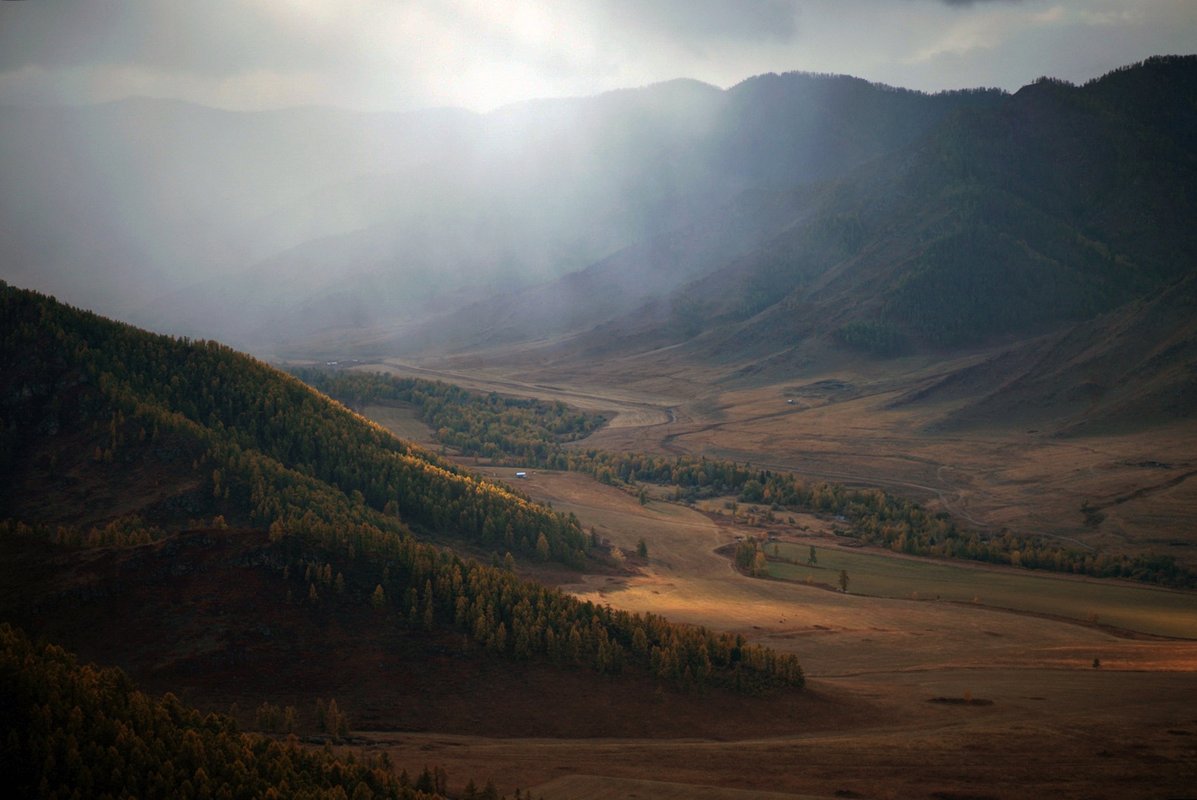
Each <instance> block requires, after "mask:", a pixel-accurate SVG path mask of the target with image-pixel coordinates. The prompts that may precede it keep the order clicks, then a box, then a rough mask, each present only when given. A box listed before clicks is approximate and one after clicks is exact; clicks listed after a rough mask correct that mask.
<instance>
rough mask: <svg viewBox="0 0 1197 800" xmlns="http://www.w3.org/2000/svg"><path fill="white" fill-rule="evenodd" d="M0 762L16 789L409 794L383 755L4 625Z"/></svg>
mask: <svg viewBox="0 0 1197 800" xmlns="http://www.w3.org/2000/svg"><path fill="white" fill-rule="evenodd" d="M0 708H2V709H3V714H0V769H2V770H3V773H4V783H5V785H6V786H8V787H9V789H8V791H9V792H10V793H11V794H12V795H13V796H16V797H42V798H56V797H61V798H71V797H111V798H133V797H138V798H155V797H162V798H167V797H170V798H250V797H277V798H283V797H294V798H311V799H312V800H316V799H317V798H355V800H362V799H363V798H397V799H398V798H402V799H403V800H422V798H429V799H430V800H431V798H434V797H440V796H441V795H438V794H432V793H428V792H424V791H419V790H417V789H415V788H414V787H412V786H409V785H404V784H403V783H402V782H401V781H400V779H399V778H398V777H397V776H396V775H395V773H394V771H393V770H392V769H391V767H390V764H389V763H388V761H387V760H386V759H385V757H382V758H377V759H376V758H370V759H358V758H355V757H354V756H353V755H352V754H349V755H337V754H334V753H333V752H331V751H327V750H326V751H320V750H313V749H310V748H301V747H299V746H298V744H297V743H296V742H295V741H294V740H291V741H285V742H280V741H276V740H274V739H270V738H267V737H264V736H257V735H250V734H244V733H240V732H238V730H237V725H236V723H235V722H234V721H233V720H232V719H231V718H229V717H225V716H222V715H219V714H208V715H206V716H205V715H202V714H200V712H198V711H196V710H195V709H193V708H189V707H187V706H185V705H184V704H183V703H181V702H180V701H179V699H178V698H177V697H175V696H174V695H171V694H167V695H166V696H164V697H162V698H159V699H155V698H152V697H149V696H147V695H145V694H143V693H142V692H140V691H137V690H136V689H135V688H134V687H133V685H132V683H131V682H130V680H129V679H128V677H126V676H125V675H124V673H122V672H121V671H120V670H116V669H98V668H96V667H92V666H81V665H79V664H78V663H77V662H76V660H75V658H74V657H73V656H71V655H70V654H68V653H67V652H65V651H64V650H62V649H61V648H59V647H56V646H54V645H48V644H42V645H36V644H33V643H32V642H30V640H29V639H28V637H26V636H25V635H24V634H23V633H22V632H20V631H18V630H16V629H14V628H12V627H11V626H9V625H8V624H3V625H0Z"/></svg>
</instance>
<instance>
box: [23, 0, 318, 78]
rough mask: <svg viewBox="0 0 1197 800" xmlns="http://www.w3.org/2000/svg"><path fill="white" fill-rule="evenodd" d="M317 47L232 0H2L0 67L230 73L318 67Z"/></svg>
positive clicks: (257, 8) (259, 11) (253, 6)
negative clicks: (102, 67) (131, 66)
mask: <svg viewBox="0 0 1197 800" xmlns="http://www.w3.org/2000/svg"><path fill="white" fill-rule="evenodd" d="M322 51H323V47H322V43H319V42H315V41H310V40H305V39H304V38H303V37H299V36H292V35H288V32H284V31H279V30H278V20H277V18H273V17H271V16H270V15H269V14H267V13H266V12H265V11H264V10H263V8H262V7H260V6H258V5H256V4H252V3H241V2H235V0H205V2H202V3H192V2H158V1H156V0H126V1H125V2H114V3H100V2H88V1H87V0H65V1H64V2H50V3H43V2H32V1H31V2H4V3H0V70H11V69H20V68H21V67H26V66H35V67H43V68H46V69H55V68H63V67H79V66H95V65H129V64H137V65H142V66H146V67H150V68H156V69H165V70H177V71H184V72H193V73H197V74H212V75H228V74H232V73H235V72H238V71H241V70H245V69H253V68H257V67H265V66H273V67H282V68H286V67H299V66H307V67H311V66H320V65H321V63H322V62H327V60H328V55H327V54H325V53H323V52H322Z"/></svg>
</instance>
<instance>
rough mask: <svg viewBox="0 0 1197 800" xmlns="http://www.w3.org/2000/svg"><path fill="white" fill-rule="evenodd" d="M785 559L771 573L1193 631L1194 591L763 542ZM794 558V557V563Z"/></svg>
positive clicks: (900, 594)
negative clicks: (811, 561) (812, 560)
mask: <svg viewBox="0 0 1197 800" xmlns="http://www.w3.org/2000/svg"><path fill="white" fill-rule="evenodd" d="M775 551H776V552H777V553H778V554H779V555H780V557H781V558H782V559H785V560H784V561H778V560H771V561H770V562H769V575H770V576H771V577H774V578H779V579H782V580H787V581H796V582H800V583H821V584H827V585H831V586H838V582H839V574H840V571H841V570H844V571H846V572H847V573H848V577H849V585H848V591H849V592H850V593H853V594H862V595H870V596H874V597H893V598H907V599H911V600H922V601H928V602H934V601H943V602H956V603H971V604H975V605H983V606H987V607H990V608H1002V609H1011V610H1014V611H1025V612H1030V613H1034V614H1045V615H1050V616H1053V617H1064V618H1068V619H1074V620H1078V621H1083V622H1090V623H1094V622H1095V623H1097V624H1100V625H1108V626H1110V627H1113V628H1119V629H1123V630H1127V631H1135V632H1139V633H1149V634H1155V635H1159V636H1172V637H1178V638H1185V639H1197V597H1195V596H1194V595H1193V594H1192V593H1188V592H1176V591H1169V590H1167V589H1159V588H1155V587H1148V586H1134V585H1131V584H1125V583H1120V582H1111V581H1098V580H1091V579H1083V578H1074V577H1070V576H1063V575H1053V574H1050V573H1045V572H1028V571H1018V570H1013V569H987V568H984V567H976V566H972V565H966V564H955V563H946V562H935V561H930V560H927V559H913V558H898V557H893V556H886V555H878V554H875V553H871V552H870V553H863V552H856V551H853V550H845V549H843V548H839V547H821V546H816V558H817V564H815V565H813V566H811V565H808V564H807V563H806V562H807V560H808V557H809V552H810V546H809V545H808V544H794V543H790V542H778V543H773V544H768V545H765V553H766V554H767V555H768V556H773V555H774V553H775ZM792 562H797V563H792Z"/></svg>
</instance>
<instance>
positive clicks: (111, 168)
mask: <svg viewBox="0 0 1197 800" xmlns="http://www.w3.org/2000/svg"><path fill="white" fill-rule="evenodd" d="M997 97H1000V93H998V92H975V93H952V94H944V95H934V96H932V95H925V94H921V93H918V92H911V91H905V90H896V89H892V88H889V87H883V86H878V85H874V84H870V83H868V82H866V81H862V80H859V79H855V78H848V77H844V76H815V75H806V74H790V75H782V76H777V75H770V76H761V77H759V78H753V79H749V80H747V81H744V82H743V83H741V84H739V85H738V86H735V87H733V88H732V89H729V90H726V91H724V90H720V89H717V88H715V87H711V86H708V85H705V84H701V83H698V82H696V81H672V82H669V83H666V84H660V85H656V86H650V87H646V88H642V89H630V90H622V91H617V92H610V93H607V94H604V95H599V96H597V97H592V98H579V99H573V100H552V101H536V102H532V103H526V104H520V105H518V106H513V107H508V108H504V109H500V110H498V111H495V112H493V113H491V114H488V115H476V114H471V113H468V112H454V111H449V110H436V111H427V112H414V113H410V114H361V113H351V112H340V111H333V110H322V109H298V110H294V111H282V112H262V113H234V112H223V111H215V110H211V109H204V108H200V107H196V106H190V105H187V104H182V103H173V102H164V101H125V102H121V103H114V104H108V105H106V106H98V107H91V108H79V109H23V108H14V109H9V110H6V113H5V115H4V119H3V120H2V121H0V183H3V185H5V186H6V191H5V196H4V200H3V202H2V203H0V257H2V258H3V261H2V263H3V265H4V272H3V277H5V278H8V279H10V280H13V281H14V282H17V283H20V284H24V285H35V286H39V287H40V288H43V289H46V290H48V291H53V292H55V293H56V294H60V295H62V296H65V297H66V298H67V299H69V300H72V301H74V302H78V303H80V304H85V305H87V306H89V307H96V308H99V310H101V311H108V312H109V313H120V314H121V315H123V316H125V317H129V318H132V319H134V320H135V321H137V322H140V323H142V324H151V325H153V326H154V327H156V328H159V329H163V330H169V331H172V332H185V333H190V334H195V335H203V336H209V335H219V336H220V337H221V338H222V339H225V340H228V341H232V342H234V343H258V344H262V343H271V344H277V343H280V342H290V341H294V340H295V339H296V338H298V337H304V336H311V335H312V334H313V333H316V332H320V331H323V330H324V329H348V330H354V329H358V330H360V329H364V328H369V327H372V326H375V325H378V324H389V323H393V322H396V321H401V320H404V319H410V318H411V317H413V316H417V317H418V316H420V315H422V314H424V313H425V312H426V310H427V306H428V304H429V303H430V302H431V303H433V304H434V305H435V304H436V303H437V298H438V297H442V296H443V297H448V298H450V302H452V300H451V298H452V297H453V295H454V294H455V293H459V292H462V291H463V290H464V291H465V292H466V294H465V295H464V296H465V297H466V298H467V299H476V298H477V297H478V296H486V295H490V296H493V295H495V294H497V293H502V292H504V291H505V290H507V289H515V290H518V289H521V288H526V287H528V286H531V285H536V284H539V283H544V282H546V281H552V280H555V279H557V278H560V277H562V276H565V275H567V274H570V273H572V272H576V271H579V270H581V269H584V268H586V267H587V266H589V265H592V264H594V263H597V262H599V261H601V260H602V259H604V258H607V257H610V256H612V255H614V254H616V253H618V252H619V251H620V250H622V249H623V248H626V247H628V246H635V245H637V244H640V243H644V242H647V241H649V240H651V239H653V238H654V237H658V236H669V235H671V234H672V233H673V232H675V231H684V230H686V229H687V228H690V227H692V226H694V225H703V224H705V223H706V220H708V219H709V218H710V217H711V216H712V215H715V214H717V213H718V211H719V209H721V208H723V207H724V206H726V205H727V204H728V203H731V202H738V201H737V200H736V198H737V197H738V196H739V195H740V194H741V193H742V192H745V191H758V190H763V191H772V192H779V191H780V192H788V191H791V190H792V189H793V188H795V187H796V186H798V185H807V184H810V183H812V182H815V181H819V180H823V179H826V178H829V177H833V176H836V175H839V174H841V173H842V172H843V171H844V170H845V169H847V168H850V167H852V166H855V165H857V164H859V163H862V162H864V161H866V160H868V159H870V158H873V157H876V156H878V155H880V154H882V153H884V152H887V151H889V150H891V149H893V148H894V147H896V146H898V145H899V144H902V143H905V142H908V141H909V140H910V139H911V138H912V137H913V136H916V135H918V134H919V133H920V132H922V131H924V130H926V128H927V127H928V126H930V125H931V124H933V123H934V122H935V121H936V120H938V119H940V118H942V117H943V116H944V115H945V114H947V113H950V111H952V110H953V109H955V108H958V107H962V106H965V105H975V104H985V103H989V102H993V101H994V100H995V99H996V98H997ZM733 249H734V248H733ZM704 269H705V267H704ZM691 275H692V271H686V270H683V271H682V273H681V277H682V278H688V277H690V276H691ZM672 285H673V284H672V283H668V285H666V286H665V287H664V288H671V287H672ZM479 289H483V290H484V292H485V294H484V295H475V297H474V298H470V294H469V293H470V291H475V292H476V291H477V290H479ZM634 299H640V298H634Z"/></svg>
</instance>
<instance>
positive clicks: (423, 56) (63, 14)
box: [0, 0, 1197, 111]
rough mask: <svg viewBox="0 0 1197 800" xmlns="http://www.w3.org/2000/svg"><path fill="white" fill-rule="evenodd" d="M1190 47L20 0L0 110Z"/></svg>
mask: <svg viewBox="0 0 1197 800" xmlns="http://www.w3.org/2000/svg"><path fill="white" fill-rule="evenodd" d="M1193 52H1197V1H1195V0H1118V1H1115V0H202V2H197V1H196V0H127V1H126V2H119V1H118V0H78V2H73V1H72V0H19V1H18V2H0V103H22V104H24V103H89V102H100V101H107V100H113V99H118V98H122V97H129V96H150V97H172V98H179V99H184V100H190V101H193V102H197V103H203V104H206V105H212V106H218V107H222V108H233V109H259V108H279V107H286V106H296V105H312V104H316V105H334V106H341V107H346V108H357V109H370V110H383V109H411V108H419V107H427V106H460V107H465V108H470V109H474V110H477V111H486V110H489V109H492V108H495V107H498V106H501V105H505V104H508V103H512V102H516V101H520V100H526V99H530V98H535V97H558V96H576V95H590V94H596V93H598V92H602V91H606V90H610V89H616V88H622V87H631V86H642V85H645V84H649V83H655V82H658V81H663V80H669V79H672V78H678V77H688V78H697V79H699V80H703V81H706V82H708V83H713V84H715V85H717V86H721V87H727V86H731V85H733V84H735V83H738V82H739V81H741V80H743V79H744V78H746V77H749V76H752V75H757V74H760V73H763V72H788V71H792V70H804V71H813V72H833V73H847V74H851V75H857V76H860V77H864V78H868V79H870V80H874V81H880V82H883V83H888V84H892V85H896V86H904V87H909V88H916V89H924V90H940V89H950V88H961V87H973V86H1000V87H1003V88H1006V89H1016V88H1018V87H1019V86H1022V85H1024V84H1026V83H1028V82H1030V81H1032V80H1034V79H1035V78H1036V77H1038V76H1040V75H1051V76H1054V77H1061V78H1065V79H1068V80H1072V81H1076V82H1080V81H1084V80H1087V79H1089V78H1092V77H1096V76H1098V75H1100V74H1102V73H1104V72H1106V71H1108V70H1110V69H1112V68H1114V67H1117V66H1121V65H1123V64H1127V63H1131V62H1134V61H1138V60H1141V59H1143V58H1145V57H1147V56H1150V55H1154V54H1161V53H1193Z"/></svg>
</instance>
